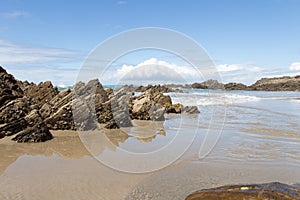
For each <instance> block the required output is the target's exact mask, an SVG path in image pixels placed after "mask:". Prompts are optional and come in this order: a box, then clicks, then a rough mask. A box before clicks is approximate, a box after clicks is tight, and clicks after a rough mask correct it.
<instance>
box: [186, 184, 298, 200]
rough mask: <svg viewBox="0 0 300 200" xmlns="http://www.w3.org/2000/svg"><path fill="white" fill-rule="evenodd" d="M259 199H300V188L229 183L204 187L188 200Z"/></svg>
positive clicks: (282, 185)
mask: <svg viewBox="0 0 300 200" xmlns="http://www.w3.org/2000/svg"><path fill="white" fill-rule="evenodd" d="M204 199H211V200H214V199H215V200H218V199H231V200H240V199H244V200H256V199H257V200H259V199H274V200H275V199H280V200H299V199H300V188H297V187H294V186H290V185H286V184H282V183H277V182H274V183H266V184H253V185H229V186H222V187H217V188H212V189H204V190H200V191H198V192H195V193H193V194H191V195H189V196H188V197H186V200H204Z"/></svg>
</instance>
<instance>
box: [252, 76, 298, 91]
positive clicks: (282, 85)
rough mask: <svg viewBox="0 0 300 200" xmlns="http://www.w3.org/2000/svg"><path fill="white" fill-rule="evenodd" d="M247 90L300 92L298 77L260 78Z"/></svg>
mask: <svg viewBox="0 0 300 200" xmlns="http://www.w3.org/2000/svg"><path fill="white" fill-rule="evenodd" d="M249 88H250V90H263V91H300V76H294V77H290V76H284V77H279V78H262V79H260V80H258V81H256V83H254V84H253V85H251V86H249Z"/></svg>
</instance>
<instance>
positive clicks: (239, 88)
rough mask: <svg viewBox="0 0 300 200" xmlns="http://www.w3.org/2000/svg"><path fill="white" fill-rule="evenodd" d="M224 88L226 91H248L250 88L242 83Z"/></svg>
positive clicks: (228, 84) (230, 84)
mask: <svg viewBox="0 0 300 200" xmlns="http://www.w3.org/2000/svg"><path fill="white" fill-rule="evenodd" d="M224 88H225V90H248V86H247V85H244V84H242V83H227V84H225V85H224Z"/></svg>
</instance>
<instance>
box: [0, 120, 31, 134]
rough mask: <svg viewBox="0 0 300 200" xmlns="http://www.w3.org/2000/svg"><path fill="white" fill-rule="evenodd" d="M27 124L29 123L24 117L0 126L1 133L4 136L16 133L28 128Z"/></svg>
mask: <svg viewBox="0 0 300 200" xmlns="http://www.w3.org/2000/svg"><path fill="white" fill-rule="evenodd" d="M27 126H28V123H27V121H26V120H25V119H24V118H21V119H17V120H15V121H12V122H9V123H7V124H5V125H4V126H2V127H0V135H1V137H2V138H3V137H5V136H11V135H15V134H16V133H18V132H20V131H22V130H24V129H26V127H27Z"/></svg>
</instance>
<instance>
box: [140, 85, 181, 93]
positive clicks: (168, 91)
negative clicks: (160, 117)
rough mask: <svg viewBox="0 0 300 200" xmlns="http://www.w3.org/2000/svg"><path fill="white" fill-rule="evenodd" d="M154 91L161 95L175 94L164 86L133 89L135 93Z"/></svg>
mask: <svg viewBox="0 0 300 200" xmlns="http://www.w3.org/2000/svg"><path fill="white" fill-rule="evenodd" d="M149 89H154V90H155V91H157V92H161V93H170V92H176V91H175V90H173V89H172V88H170V87H168V86H164V85H154V86H153V85H147V86H139V87H137V88H135V92H145V91H146V90H149Z"/></svg>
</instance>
